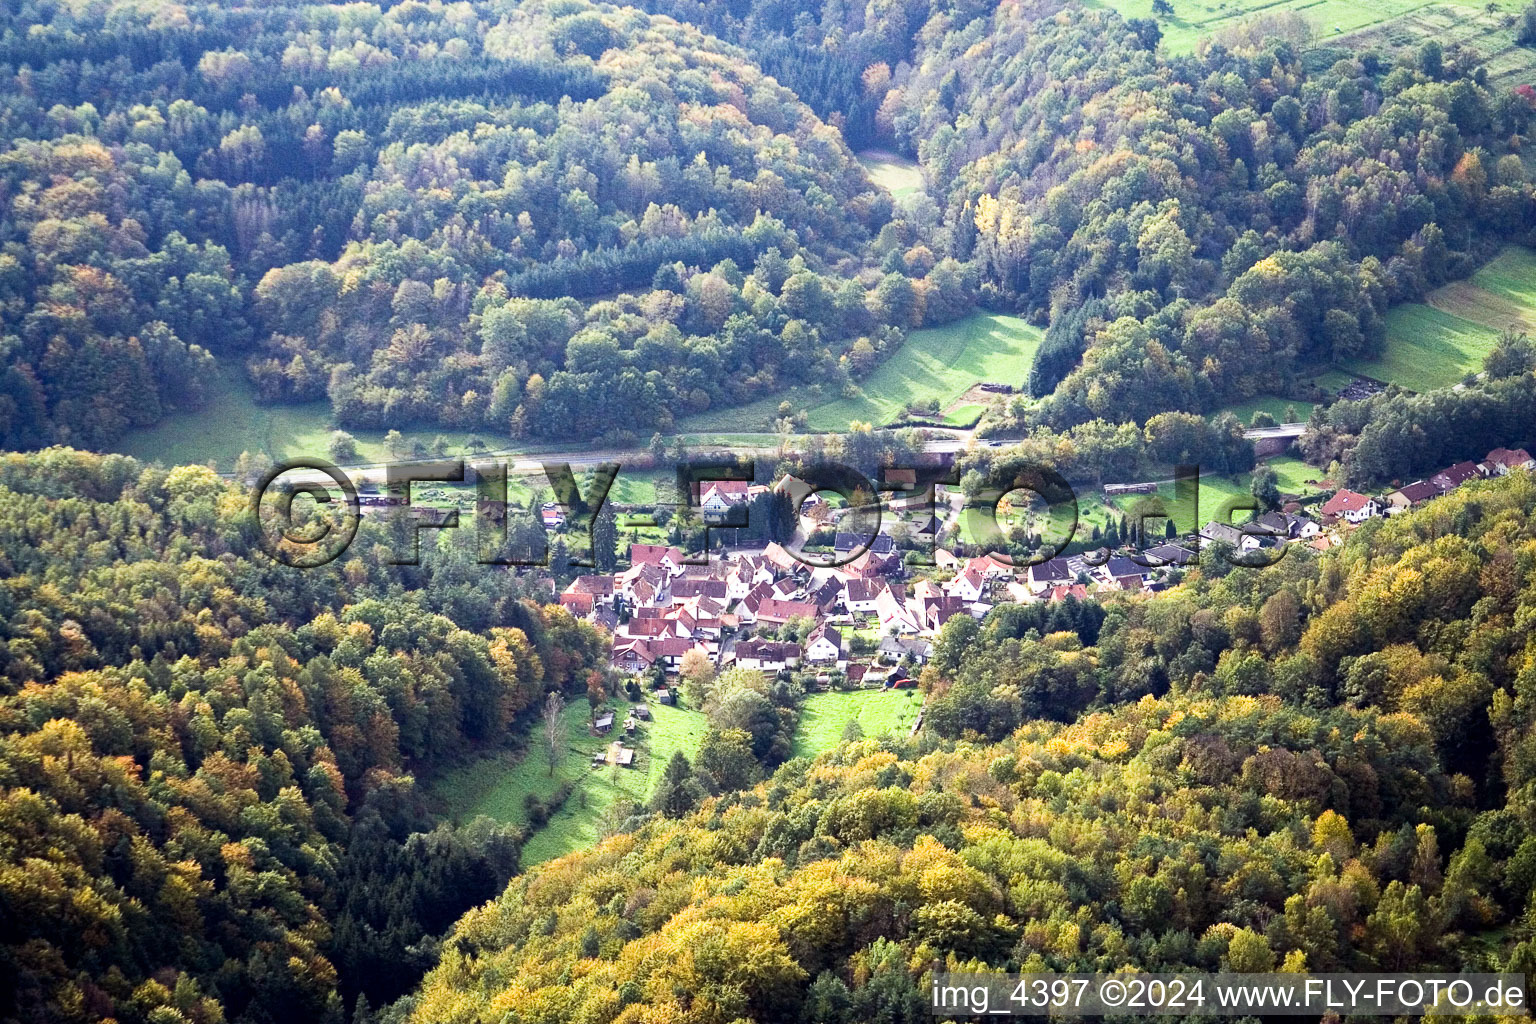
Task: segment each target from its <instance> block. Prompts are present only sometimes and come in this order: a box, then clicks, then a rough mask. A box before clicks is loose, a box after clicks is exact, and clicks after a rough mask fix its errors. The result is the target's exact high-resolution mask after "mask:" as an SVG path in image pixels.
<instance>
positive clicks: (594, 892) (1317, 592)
mask: <svg viewBox="0 0 1536 1024" xmlns="http://www.w3.org/2000/svg"><path fill="white" fill-rule="evenodd" d="M1533 512H1536V486H1533V484H1532V482H1531V480H1530V479H1529V478H1528V477H1527V476H1525V475H1524V474H1521V475H1519V476H1517V477H1512V478H1509V479H1506V480H1502V481H1498V482H1490V483H1488V484H1483V485H1477V486H1472V487H1467V488H1463V489H1461V490H1459V491H1457V492H1456V493H1455V494H1453V495H1450V496H1447V497H1445V498H1441V499H1439V500H1437V501H1435V502H1433V503H1431V504H1430V505H1429V506H1427V507H1426V508H1424V509H1422V510H1420V511H1417V512H1414V513H1412V514H1410V515H1406V516H1403V517H1401V518H1399V519H1397V520H1394V521H1392V522H1390V523H1379V522H1378V523H1377V524H1376V525H1373V526H1371V527H1368V528H1365V529H1362V530H1360V531H1358V532H1357V533H1356V534H1355V535H1354V536H1353V537H1352V538H1351V540H1350V542H1349V544H1348V545H1347V546H1346V547H1345V548H1343V549H1341V550H1339V551H1336V552H1331V553H1329V554H1327V555H1325V556H1323V557H1321V558H1311V557H1302V556H1298V554H1297V553H1295V552H1293V553H1292V554H1291V555H1289V556H1288V557H1287V558H1286V559H1284V560H1283V561H1281V563H1280V564H1279V565H1278V566H1275V567H1273V568H1270V569H1265V570H1258V571H1256V570H1235V571H1233V572H1231V573H1230V574H1229V575H1226V576H1225V577H1211V576H1209V575H1207V576H1205V577H1196V578H1195V579H1193V580H1192V581H1191V582H1190V583H1188V584H1186V585H1185V586H1184V587H1182V588H1180V589H1179V590H1177V591H1175V592H1174V593H1172V594H1170V595H1166V596H1158V597H1154V598H1152V599H1150V600H1145V601H1140V602H1132V603H1117V604H1115V605H1114V606H1112V607H1110V608H1108V609H1107V610H1106V611H1107V614H1105V615H1104V616H1103V618H1102V622H1101V623H1099V622H1096V621H1095V620H1096V619H1097V618H1098V617H1097V616H1093V617H1081V616H1080V617H1078V619H1077V626H1076V627H1075V628H1076V629H1077V630H1079V631H1082V632H1085V633H1087V634H1088V635H1089V637H1090V638H1091V639H1092V641H1093V642H1092V643H1091V644H1088V645H1086V646H1085V641H1084V637H1083V636H1082V635H1079V633H1078V632H1057V633H1052V634H1050V635H1047V636H1044V637H1042V636H1041V635H1040V634H1039V632H1029V631H1025V632H1024V633H1023V634H1022V639H1023V641H1024V642H1023V644H1022V645H1020V644H1019V641H1018V640H1016V639H1012V638H1011V637H1012V636H1014V635H1015V634H1014V629H1015V627H1016V626H1017V625H1018V622H1017V616H1018V615H1019V614H1020V613H1019V612H1017V611H1014V610H1010V609H1009V607H1008V606H1003V607H1000V608H999V609H998V610H997V611H994V612H993V613H992V614H991V615H990V616H989V617H988V620H987V621H986V622H984V623H983V624H982V625H981V627H980V631H979V634H977V635H967V634H976V630H975V627H974V625H966V626H961V625H957V624H959V623H964V622H966V620H965V617H963V616H962V617H960V618H958V619H955V620H951V624H950V626H948V627H946V631H945V636H944V638H943V640H942V641H941V644H940V648H941V650H940V651H939V652H938V653H937V655H936V658H935V661H934V664H933V665H932V666H931V667H930V669H929V670H928V671H929V672H931V673H932V676H931V678H929V679H927V680H926V682H927V683H928V684H929V685H931V686H932V687H933V694H932V696H931V697H930V706H929V721H930V722H932V723H933V728H932V729H931V730H930V729H928V728H925V730H924V734H923V735H922V736H921V738H919V739H917V740H912V741H905V742H894V743H893V742H885V743H880V742H876V741H861V742H855V743H853V744H851V745H847V746H844V747H841V748H840V749H838V750H837V751H835V752H832V753H829V754H826V755H823V756H822V757H820V758H818V759H816V760H815V761H814V762H807V761H805V760H804V759H797V760H794V761H791V762H789V763H788V764H786V765H785V766H784V767H782V768H781V769H780V770H779V771H778V772H777V773H776V774H775V775H774V776H773V777H772V778H771V779H770V780H768V781H767V782H765V783H763V784H761V785H759V786H758V787H757V788H756V789H754V790H752V791H750V792H745V793H741V794H739V795H731V796H727V797H724V798H720V799H717V800H713V801H711V802H709V803H708V804H707V805H706V806H705V807H704V808H703V809H702V810H700V811H698V812H696V813H693V814H690V815H687V816H684V817H681V818H676V819H669V818H665V817H658V818H654V819H652V820H650V821H647V822H644V823H643V824H641V827H639V828H638V829H637V830H636V831H635V832H634V833H633V834H632V835H624V836H617V837H615V838H613V839H610V840H608V841H606V842H604V843H603V844H601V845H600V846H598V847H597V848H596V849H594V850H593V851H591V852H588V853H580V854H573V855H571V856H569V857H566V858H564V859H562V860H559V861H556V862H553V863H551V864H547V865H544V866H542V867H540V868H539V869H537V870H535V871H533V872H531V873H529V874H528V875H526V876H524V877H523V878H521V879H518V880H516V881H514V882H513V884H512V885H511V886H510V887H509V888H508V889H507V891H506V893H505V894H504V895H503V896H501V898H500V899H498V900H497V901H496V902H495V903H493V904H492V905H490V906H488V907H485V908H482V909H478V910H475V911H473V912H471V913H470V914H468V915H466V917H465V918H464V920H463V921H462V922H461V923H460V924H459V926H458V927H457V928H456V929H455V932H454V934H453V936H452V937H451V938H450V939H449V940H448V941H446V942H445V943H444V944H443V947H442V961H441V963H440V965H439V966H438V967H437V968H436V969H435V970H434V971H433V972H432V974H431V975H430V976H429V977H428V979H427V982H426V984H425V986H424V988H423V989H422V991H421V994H420V996H419V997H418V998H416V999H414V1000H412V1001H409V1002H407V1003H406V1004H402V1006H401V1009H402V1010H404V1009H409V1010H410V1019H411V1020H413V1021H419V1022H421V1024H428V1022H431V1024H442V1022H454V1024H460V1022H469V1021H475V1022H481V1021H499V1020H502V1019H504V1015H505V1014H507V1013H508V1012H516V1013H517V1014H519V1015H520V1016H523V1017H525V1018H529V1017H531V1018H533V1019H539V1020H549V1021H563V1020H588V1019H600V1020H659V1019H667V1020H687V1021H729V1020H737V1019H749V1020H763V1021H776V1020H817V1021H832V1022H842V1021H869V1020H889V1021H917V1020H922V1019H926V1017H927V1016H928V1015H929V1013H930V1012H931V1011H930V1010H929V996H928V993H927V985H926V980H925V978H924V976H923V975H924V972H925V971H927V970H928V969H929V968H930V966H931V965H932V964H933V963H935V962H937V963H940V964H943V965H946V966H947V967H948V968H950V969H972V968H992V969H1005V968H1006V969H1010V970H1019V969H1040V970H1063V971H1065V970H1079V971H1112V970H1117V969H1121V968H1124V967H1126V966H1136V967H1140V968H1144V969H1148V970H1176V969H1183V968H1193V969H1200V970H1217V969H1230V970H1234V971H1263V970H1270V969H1274V968H1278V967H1283V968H1284V969H1287V970H1300V969H1303V968H1304V969H1307V970H1312V971H1365V970H1401V969H1406V968H1408V967H1410V966H1411V967H1414V968H1417V969H1423V968H1428V967H1431V966H1433V967H1439V968H1445V969H1459V968H1469V969H1470V968H1476V969H1488V970H1493V969H1508V970H1515V971H1529V970H1531V968H1532V966H1533V950H1536V947H1533V945H1532V943H1531V936H1532V919H1531V917H1530V914H1531V911H1530V908H1529V901H1530V897H1531V893H1532V888H1533V884H1536V838H1533V837H1532V834H1531V828H1532V825H1533V821H1532V818H1531V807H1530V800H1529V795H1530V793H1531V790H1532V787H1533V785H1536V775H1533V773H1532V770H1531V758H1530V747H1531V743H1532V737H1533V736H1536V709H1533V705H1532V703H1531V701H1532V691H1531V684H1532V679H1533V678H1536V676H1533V671H1536V646H1533V645H1532V641H1531V639H1530V637H1529V635H1528V634H1529V631H1528V630H1525V629H1523V628H1522V627H1521V623H1522V622H1523V621H1524V619H1525V618H1526V616H1527V615H1528V613H1529V608H1530V607H1531V605H1532V602H1533V601H1536V586H1533V585H1532V583H1531V580H1532V579H1533V576H1532V569H1533V567H1536V529H1533V527H1532V522H1533V519H1532V514H1533ZM951 627H953V628H951ZM1031 641H1040V642H1039V643H1032V642H1031ZM1074 694H1075V695H1076V696H1073V695H1074ZM1074 701H1075V703H1076V706H1074ZM1077 707H1083V708H1086V710H1087V713H1086V714H1084V715H1083V716H1082V717H1078V715H1077ZM971 714H975V715H976V717H975V718H970V717H967V716H968V715H971ZM1042 715H1043V716H1044V718H1045V719H1049V718H1060V719H1064V720H1066V721H1065V722H1060V723H1057V722H1051V721H1048V720H1043V719H1042V717H1040V716H1042ZM1015 726H1017V728H1016V729H1015ZM988 735H993V736H997V735H1001V736H1002V738H1001V739H1000V740H999V741H998V742H991V741H989V740H988V739H987V738H986V737H987V736H988Z"/></svg>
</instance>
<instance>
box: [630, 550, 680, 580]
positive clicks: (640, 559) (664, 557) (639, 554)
mask: <svg viewBox="0 0 1536 1024" xmlns="http://www.w3.org/2000/svg"><path fill="white" fill-rule="evenodd" d="M629 564H630V565H631V566H639V565H649V566H655V567H656V568H659V569H662V570H664V571H665V572H666V573H667V575H669V576H681V575H682V574H683V570H684V568H685V563H684V561H683V553H682V551H681V550H679V549H678V548H674V547H668V546H667V545H665V544H631V545H630V546H629Z"/></svg>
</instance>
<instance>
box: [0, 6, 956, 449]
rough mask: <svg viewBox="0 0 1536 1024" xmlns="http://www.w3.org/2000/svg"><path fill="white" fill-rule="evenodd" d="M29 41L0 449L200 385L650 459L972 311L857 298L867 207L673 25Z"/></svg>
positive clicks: (9, 200) (800, 125) (899, 278)
mask: <svg viewBox="0 0 1536 1024" xmlns="http://www.w3.org/2000/svg"><path fill="white" fill-rule="evenodd" d="M20 7H21V10H20V13H19V15H18V16H17V17H16V18H14V19H12V21H11V22H10V23H9V25H8V27H7V31H6V35H5V36H4V37H3V39H0V44H3V46H0V52H3V54H4V57H3V59H4V61H5V62H6V67H7V68H9V69H10V71H9V73H10V74H11V76H12V78H13V85H14V87H13V88H12V89H10V90H8V91H7V93H6V97H5V101H4V111H3V114H0V117H3V123H4V126H5V136H6V139H7V144H6V147H5V156H4V160H3V162H0V175H3V180H4V182H5V203H6V208H7V216H6V219H5V225H4V230H5V238H4V242H5V245H6V248H5V252H4V255H3V259H0V288H3V292H0V296H3V298H4V303H5V305H4V316H5V321H4V323H5V339H6V340H5V362H6V370H5V373H6V376H5V383H4V387H3V394H4V396H5V401H4V402H3V403H0V405H3V408H0V441H3V442H4V443H5V444H7V445H10V446H22V447H25V446H32V445H37V444H40V443H45V442H48V441H59V440H62V441H76V442H79V443H85V444H90V445H96V446H99V445H102V444H105V443H107V442H110V441H111V440H113V439H114V438H116V437H117V436H118V435H120V434H121V433H122V431H123V430H124V429H126V428H128V427H132V426H137V425H144V424H148V423H153V422H154V421H155V420H157V419H158V418H159V417H160V416H161V415H162V413H163V412H164V411H166V410H168V409H173V408H187V407H192V406H196V405H197V404H198V403H199V402H200V401H201V400H202V395H201V394H200V392H199V384H200V383H201V381H202V380H203V379H204V378H206V373H207V361H208V358H209V354H210V353H212V354H213V355H222V356H227V357H230V358H231V359H234V360H237V361H238V362H240V363H242V364H244V366H245V368H246V369H247V371H248V372H249V373H250V374H251V375H252V377H253V380H254V382H255V385H256V387H257V390H258V393H259V395H260V396H261V397H263V398H264V399H266V400H271V401H294V400H305V399H312V398H316V397H326V396H329V398H330V400H331V403H332V405H333V406H334V408H335V415H336V418H337V420H338V422H339V423H340V425H342V426H375V425H379V424H381V423H384V422H386V421H387V423H388V425H389V426H392V427H399V426H409V425H411V424H413V423H437V424H441V425H444V426H456V427H463V428H465V429H476V430H478V429H488V430H492V431H495V432H496V433H497V434H499V435H501V436H507V435H509V434H510V435H512V436H523V435H524V434H527V435H530V436H561V437H569V436H585V435H590V434H592V433H597V432H600V431H601V429H602V428H603V427H604V426H605V425H607V424H611V423H612V422H614V419H618V420H619V421H621V422H624V423H626V424H628V425H629V427H630V428H631V429H633V430H652V429H654V428H657V427H665V426H667V425H668V424H669V423H670V420H671V417H672V416H673V415H677V414H681V413H685V412H689V411H698V410H701V409H703V408H707V407H708V406H710V405H711V404H731V403H735V402H739V401H741V400H743V398H744V397H745V396H746V395H748V394H756V393H758V392H760V391H761V390H762V389H763V388H771V387H774V386H776V385H777V384H779V383H781V382H784V383H787V382H792V381H802V380H817V381H820V382H822V383H826V384H829V385H830V386H832V387H833V393H834V394H835V393H836V381H837V380H838V379H839V378H841V379H846V374H847V370H846V369H845V367H844V365H843V363H841V362H840V361H839V358H838V357H839V356H840V355H841V354H842V353H844V352H845V351H848V350H851V349H853V348H854V347H855V346H856V343H857V342H858V341H859V340H860V339H863V345H862V346H860V347H859V355H858V359H859V360H860V361H862V362H861V363H859V365H864V366H866V368H867V366H868V365H869V364H871V363H872V362H873V361H874V360H875V359H876V358H877V357H878V355H879V353H880V352H881V351H882V350H884V349H885V348H886V347H887V345H888V344H894V343H896V342H898V341H899V339H900V330H901V329H903V328H906V327H909V326H913V325H916V324H920V323H922V322H924V321H925V320H930V319H935V318H937V319H943V318H946V317H950V316H954V315H956V313H957V312H959V311H961V310H963V309H964V308H965V307H966V306H967V305H968V302H969V299H968V297H967V296H966V295H965V294H964V281H963V279H962V276H961V275H960V274H959V272H958V270H957V268H956V267H955V266H954V265H953V264H952V263H945V262H942V261H939V260H938V259H937V258H936V257H935V258H929V259H925V260H920V261H918V263H916V264H914V267H915V269H913V268H908V267H907V266H906V264H904V263H902V262H901V261H900V260H897V261H896V263H895V264H893V265H892V266H891V267H887V268H885V269H884V270H882V269H881V266H882V264H881V261H882V260H884V258H885V256H886V255H887V254H888V253H889V252H890V251H891V250H892V248H893V246H895V245H896V242H897V240H898V239H899V237H900V234H898V235H897V236H893V237H892V238H890V239H888V240H887V241H886V242H884V243H882V244H880V245H874V239H875V237H876V235H877V234H878V233H879V232H880V231H881V230H882V229H883V228H885V227H887V225H888V222H889V221H890V218H891V205H890V200H889V197H887V196H885V195H884V193H882V192H880V191H879V190H877V189H875V188H874V187H873V186H871V185H870V184H869V182H868V180H867V178H866V177H865V175H864V172H863V170H862V169H861V168H860V167H859V165H858V164H857V163H856V162H855V161H854V160H853V158H852V156H851V154H850V153H849V150H848V149H847V147H846V145H845V144H844V142H843V140H842V138H841V136H840V135H839V134H838V133H837V132H836V131H834V130H832V129H831V128H829V127H828V126H826V125H824V124H822V123H821V122H820V121H819V120H818V119H817V118H816V116H815V115H814V114H813V113H812V112H811V111H810V110H809V109H807V108H806V107H805V106H804V105H803V104H802V103H801V102H800V100H798V99H797V98H796V97H795V95H794V94H793V93H791V92H790V91H789V90H788V89H786V88H784V87H783V86H781V85H778V84H776V83H775V82H774V81H773V80H772V79H770V78H767V77H765V76H764V75H763V74H762V73H761V71H759V70H758V69H757V67H756V66H755V65H753V64H752V63H751V62H750V60H749V59H748V57H747V56H746V55H745V54H743V53H742V52H741V51H739V50H736V49H733V48H732V47H729V46H727V45H724V44H721V43H719V42H717V41H715V40H712V39H711V38H709V37H707V36H704V35H701V34H700V33H699V32H698V31H696V30H694V29H691V28H687V27H684V26H680V25H678V24H676V23H675V22H672V21H671V20H669V19H665V18H654V17H650V16H647V15H644V14H642V13H639V12H636V11H634V10H632V9H624V10H620V9H617V8H612V7H606V6H604V7H591V6H588V5H585V4H580V3H577V4H572V3H550V4H542V3H525V4H511V3H502V4H478V5H469V4H444V3H431V4H425V3H418V2H411V3H405V4H399V5H394V6H391V7H390V8H389V9H388V10H387V11H383V10H380V9H379V8H377V7H374V6H371V5H350V6H345V7H333V8H326V7H263V8H232V9H227V10H226V9H224V8H221V7H219V6H214V5H194V6H190V7H185V8H184V7H176V8H174V9H169V8H168V9H164V10H161V9H158V8H154V7H140V6H137V5H127V4H111V5H102V6H100V7H94V8H90V9H84V8H81V9H76V8H73V7H70V6H65V5H56V4H52V3H36V4H32V3H27V4H22V5H20ZM911 234H912V232H911V231H907V232H906V236H907V237H909V238H910V237H911ZM929 289H937V290H939V291H942V292H943V293H944V295H945V297H944V298H943V299H941V300H936V301H935V302H933V303H932V307H931V309H927V308H925V306H924V303H923V301H922V299H923V295H924V294H925V293H926V292H927V291H928V290H929ZM618 292H623V293H626V294H625V295H623V296H616V295H615V293H618ZM946 303H947V304H946ZM892 330H894V332H895V333H891V331H892Z"/></svg>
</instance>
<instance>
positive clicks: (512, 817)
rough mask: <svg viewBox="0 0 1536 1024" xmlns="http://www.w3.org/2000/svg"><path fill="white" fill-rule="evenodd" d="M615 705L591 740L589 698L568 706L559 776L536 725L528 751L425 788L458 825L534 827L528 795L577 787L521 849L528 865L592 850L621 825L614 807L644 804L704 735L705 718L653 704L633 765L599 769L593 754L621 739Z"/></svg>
mask: <svg viewBox="0 0 1536 1024" xmlns="http://www.w3.org/2000/svg"><path fill="white" fill-rule="evenodd" d="M626 706H627V705H625V704H624V703H619V704H618V705H617V708H618V711H617V716H616V717H617V724H616V725H615V727H614V730H613V732H611V733H609V734H608V735H607V736H593V735H592V733H591V730H590V729H589V728H588V727H587V723H588V721H589V720H590V719H589V714H590V711H589V708H588V706H587V702H586V701H585V700H581V701H576V702H573V703H572V704H571V705H570V706H568V707H567V708H566V709H565V715H564V723H565V751H564V756H563V757H562V759H561V761H560V764H559V765H558V766H557V767H556V769H555V773H554V775H550V773H549V762H548V761H547V760H545V758H544V756H543V752H542V750H541V749H540V748H539V742H540V738H539V736H538V727H537V723H534V725H533V727H532V728H530V730H529V734H528V736H527V737H526V739H527V743H526V750H525V751H518V752H505V751H502V752H498V753H495V754H492V755H489V756H486V757H482V758H477V759H475V760H473V761H470V762H468V763H466V764H464V765H461V766H459V767H457V768H454V769H452V770H450V771H448V772H446V773H444V774H442V775H440V776H438V777H437V778H435V779H433V780H431V781H430V782H429V783H428V784H427V787H426V792H427V795H428V799H429V800H430V801H431V802H432V803H433V804H434V805H435V808H436V809H437V810H438V812H439V813H441V814H443V815H444V816H446V817H450V818H454V819H456V820H460V821H467V820H469V819H471V818H473V817H475V816H477V815H481V814H483V815H486V816H488V817H491V818H494V819H496V820H497V821H504V822H510V823H514V824H519V825H526V824H527V823H528V815H527V811H526V809H525V807H524V800H525V798H526V796H527V794H529V793H533V794H536V795H537V796H538V797H539V799H541V800H548V799H549V797H550V795H551V794H553V793H554V792H555V791H556V790H557V789H558V788H559V787H560V785H561V783H562V782H569V783H570V784H571V785H572V787H573V789H572V792H571V795H570V797H569V798H568V799H567V800H566V802H565V804H564V806H563V807H561V809H560V810H559V811H557V812H556V813H555V814H554V815H552V816H551V817H550V818H549V821H548V822H547V823H546V824H545V825H544V827H543V828H541V829H539V830H538V831H536V832H534V833H533V835H532V836H530V837H529V839H528V842H527V843H526V844H525V845H524V847H523V861H522V862H523V865H524V867H528V866H531V865H534V864H539V863H542V862H543V861H546V860H550V859H551V858H554V857H559V856H561V855H563V854H566V853H569V852H570V851H572V850H576V849H580V848H582V847H585V846H590V845H591V844H592V843H594V842H596V841H597V840H598V839H600V838H602V836H603V834H604V832H605V830H606V828H607V827H608V826H609V825H610V824H614V823H615V822H612V821H610V819H612V818H614V817H615V816H616V814H615V805H616V804H618V803H619V802H620V801H627V802H630V803H640V802H642V801H644V800H646V799H647V798H648V797H649V796H650V794H651V793H652V792H653V791H654V789H655V787H656V784H657V782H658V781H659V780H660V778H661V772H662V769H663V768H664V767H665V766H666V761H667V759H670V758H671V756H672V752H673V751H674V750H682V751H683V752H684V753H685V754H687V755H689V756H690V757H691V756H692V755H693V753H694V751H695V750H697V749H698V744H699V740H700V739H701V738H702V737H703V734H704V716H703V715H702V714H700V713H699V712H697V711H690V710H687V709H679V708H670V707H665V706H662V705H658V704H652V705H651V715H652V722H651V723H649V724H647V723H641V725H640V730H639V735H638V736H637V737H635V738H634V739H632V740H626V742H627V743H628V745H630V746H634V747H635V748H636V749H637V750H638V754H637V755H636V759H635V760H636V766H635V767H633V768H617V767H604V768H593V767H592V766H591V764H592V755H593V754H594V753H595V752H596V751H598V750H601V749H604V748H606V747H607V746H608V744H609V743H610V742H612V741H613V740H614V739H619V738H622V736H623V729H622V728H621V726H622V723H623V720H624V708H625V707H626Z"/></svg>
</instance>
